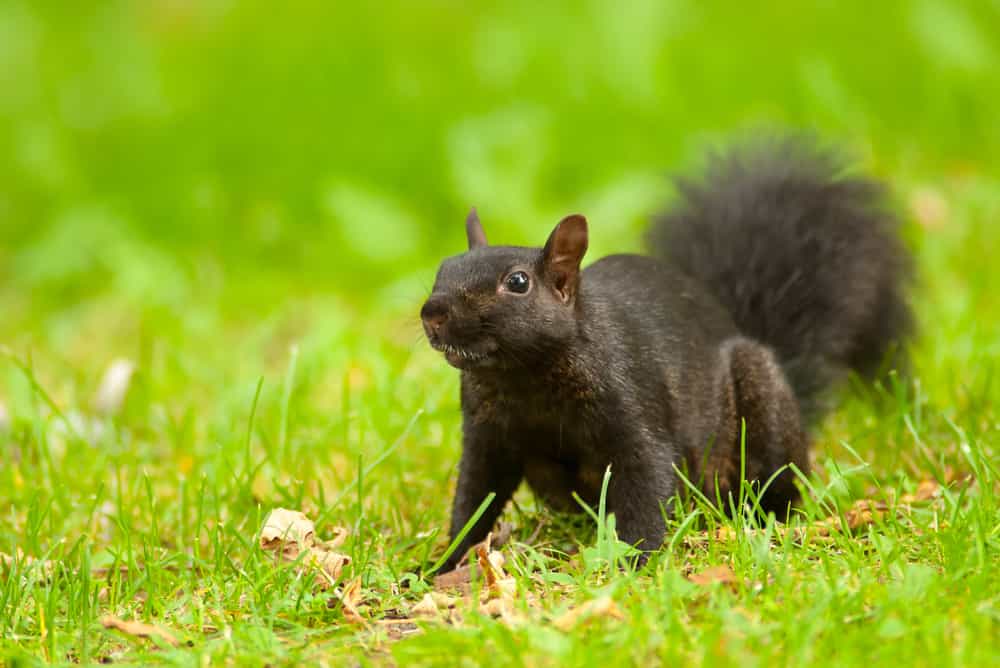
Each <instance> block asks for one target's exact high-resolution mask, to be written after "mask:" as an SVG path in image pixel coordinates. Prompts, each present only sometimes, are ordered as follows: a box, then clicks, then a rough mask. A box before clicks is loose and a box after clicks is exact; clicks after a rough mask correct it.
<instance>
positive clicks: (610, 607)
mask: <svg viewBox="0 0 1000 668" xmlns="http://www.w3.org/2000/svg"><path fill="white" fill-rule="evenodd" d="M597 618H610V619H624V618H625V615H624V614H623V613H622V611H621V609H620V608H619V607H618V604H617V603H615V600H614V599H613V598H611V597H610V596H601V597H599V598H595V599H592V600H590V601H587V602H586V603H584V604H583V605H578V606H576V607H575V608H570V609H569V610H567V611H566V612H564V613H563V614H561V615H559V616H558V617H556V618H555V619H553V620H552V625H553V626H554V627H556V628H557V629H559V630H560V631H569V630H570V629H572V628H574V627H575V626H577V625H578V624H579V623H580V622H583V621H587V620H591V619H597Z"/></svg>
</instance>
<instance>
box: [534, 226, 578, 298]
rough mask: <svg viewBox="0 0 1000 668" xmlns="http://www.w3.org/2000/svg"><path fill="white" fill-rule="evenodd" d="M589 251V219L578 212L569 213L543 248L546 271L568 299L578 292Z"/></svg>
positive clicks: (562, 296)
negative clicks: (582, 266) (583, 265)
mask: <svg viewBox="0 0 1000 668" xmlns="http://www.w3.org/2000/svg"><path fill="white" fill-rule="evenodd" d="M586 252H587V219H586V218H584V217H583V216H581V215H580V214H578V213H575V214H573V215H571V216H566V217H565V218H563V219H562V220H560V221H559V224H558V225H556V229H554V230H552V234H550V235H549V240H548V241H546V242H545V248H544V249H542V264H543V266H544V268H545V274H546V275H547V276H548V277H549V279H550V280H551V281H552V285H553V287H554V288H555V289H556V292H557V293H558V294H559V296H560V297H561V298H562V300H563V301H564V302H568V301H569V300H570V299H572V298H573V296H574V295H575V294H576V286H577V283H578V282H579V278H580V262H581V261H582V260H583V256H584V255H585V254H586Z"/></svg>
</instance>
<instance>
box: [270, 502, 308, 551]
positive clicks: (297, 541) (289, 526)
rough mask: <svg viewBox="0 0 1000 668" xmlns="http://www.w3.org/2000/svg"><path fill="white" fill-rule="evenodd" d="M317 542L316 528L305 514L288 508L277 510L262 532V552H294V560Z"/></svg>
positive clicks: (273, 511)
mask: <svg viewBox="0 0 1000 668" xmlns="http://www.w3.org/2000/svg"><path fill="white" fill-rule="evenodd" d="M315 542H316V526H315V525H314V524H313V522H312V520H311V519H309V518H308V517H306V515H305V513H303V512H300V511H298V510H288V509H286V508H275V509H274V510H272V511H271V512H270V513H269V514H268V516H267V519H265V520H264V526H263V528H262V529H261V530H260V547H261V549H262V550H278V549H282V550H288V551H294V552H295V555H294V556H293V557H292V558H293V559H294V558H295V557H297V556H298V553H299V552H300V551H301V550H303V549H305V548H307V547H311V546H312V545H313V544H314V543H315Z"/></svg>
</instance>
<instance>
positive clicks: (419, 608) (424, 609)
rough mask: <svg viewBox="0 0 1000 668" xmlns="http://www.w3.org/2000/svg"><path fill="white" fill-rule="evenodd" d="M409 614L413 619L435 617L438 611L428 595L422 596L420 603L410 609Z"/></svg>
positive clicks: (432, 598)
mask: <svg viewBox="0 0 1000 668" xmlns="http://www.w3.org/2000/svg"><path fill="white" fill-rule="evenodd" d="M410 614H411V615H413V616H414V617H437V616H438V615H439V611H438V606H437V603H436V602H435V601H434V597H433V596H431V595H430V594H424V597H423V598H422V599H420V602H419V603H417V604H416V605H415V606H413V607H412V608H410Z"/></svg>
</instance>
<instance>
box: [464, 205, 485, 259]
mask: <svg viewBox="0 0 1000 668" xmlns="http://www.w3.org/2000/svg"><path fill="white" fill-rule="evenodd" d="M465 236H467V237H468V238H469V250H472V249H473V248H481V247H482V246H485V245H486V232H483V224H482V223H480V222H479V214H478V213H476V207H472V209H471V210H470V211H469V215H468V216H466V217H465Z"/></svg>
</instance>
